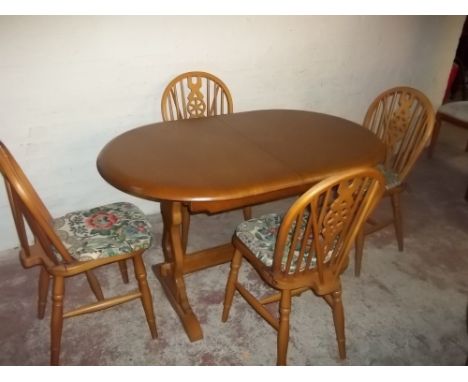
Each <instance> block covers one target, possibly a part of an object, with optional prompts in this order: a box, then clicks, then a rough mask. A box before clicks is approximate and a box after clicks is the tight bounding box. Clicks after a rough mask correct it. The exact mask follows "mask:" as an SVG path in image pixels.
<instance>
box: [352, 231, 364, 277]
mask: <svg viewBox="0 0 468 382" xmlns="http://www.w3.org/2000/svg"><path fill="white" fill-rule="evenodd" d="M363 253H364V228H362V229H361V230H360V231H359V232H358V234H357V236H356V241H355V253H354V276H356V277H359V276H360V274H361V265H362V255H363Z"/></svg>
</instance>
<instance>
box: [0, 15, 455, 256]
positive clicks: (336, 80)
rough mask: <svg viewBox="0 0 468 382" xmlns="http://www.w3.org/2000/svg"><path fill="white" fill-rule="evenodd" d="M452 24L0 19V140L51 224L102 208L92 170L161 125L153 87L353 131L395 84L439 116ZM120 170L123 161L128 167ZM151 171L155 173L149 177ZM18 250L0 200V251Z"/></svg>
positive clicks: (106, 194) (106, 191)
mask: <svg viewBox="0 0 468 382" xmlns="http://www.w3.org/2000/svg"><path fill="white" fill-rule="evenodd" d="M463 19H464V18H463V17H461V16H446V17H442V16H441V17H428V16H402V17H391V16H383V17H380V16H379V17H377V16H329V17H323V16H292V17H285V16H284V17H281V16H274V17H271V16H264V17H257V16H255V17H246V16H239V17H237V16H236V17H234V16H232V17H230V16H226V17H214V16H211V17H198V16H197V17H195V16H192V17H179V16H177V17H156V16H148V17H146V16H145V17H76V16H75V17H8V16H6V17H0V57H1V58H0V108H1V109H0V132H1V135H0V139H1V140H2V141H3V142H4V143H5V144H6V145H7V146H8V147H9V148H10V150H11V151H12V152H13V154H14V155H15V156H16V158H17V160H18V162H19V163H20V165H21V166H23V168H24V170H25V172H26V174H27V175H28V176H29V177H30V179H31V181H32V183H33V184H34V185H35V186H36V188H37V190H38V192H39V194H40V195H41V196H42V197H43V199H44V201H45V203H46V205H47V206H48V207H49V209H50V210H51V212H52V215H54V216H58V215H61V214H64V213H65V212H68V211H71V210H74V209H80V208H86V207H91V206H94V205H97V204H101V203H107V202H112V201H115V200H119V199H121V200H123V199H125V200H130V201H132V202H134V203H136V204H138V205H139V206H140V207H142V208H143V209H144V211H146V212H148V213H154V212H157V211H159V208H158V206H157V204H156V203H150V202H147V201H142V200H138V199H136V198H133V197H130V196H127V195H125V194H123V193H121V192H119V191H117V190H115V189H114V188H112V187H111V186H110V185H108V184H107V183H106V182H105V181H104V180H102V179H101V177H100V176H99V174H98V172H97V170H96V164H95V160H96V156H97V154H98V153H99V150H100V149H101V148H102V147H103V145H104V144H105V143H106V142H107V141H109V140H110V139H111V138H112V137H114V136H116V135H117V134H119V133H121V132H123V131H126V130H129V129H131V128H133V127H136V126H139V125H142V124H146V123H150V122H153V121H160V120H161V115H160V109H159V102H160V95H161V93H162V91H163V88H164V86H165V84H166V83H167V82H168V81H169V80H170V79H172V77H174V76H175V75H177V74H178V73H180V72H182V71H187V70H206V71H209V72H212V73H214V74H216V75H218V76H219V77H221V78H222V79H223V80H224V81H225V82H226V83H227V84H228V86H229V87H230V89H231V92H232V94H233V97H234V108H235V110H237V111H243V110H250V109H261V108H298V109H310V110H315V111H321V112H327V113H333V114H336V115H339V116H343V117H346V118H349V119H352V120H354V121H361V119H362V117H363V114H364V112H365V110H366V107H367V106H368V104H369V103H370V101H371V100H372V99H373V98H374V97H375V96H376V95H377V94H378V93H379V92H380V91H382V90H383V89H385V88H388V87H391V86H395V85H400V84H407V85H410V86H414V87H417V88H419V89H421V90H422V91H423V92H425V93H426V94H427V95H428V96H429V97H430V98H431V100H432V102H433V103H434V106H436V107H437V106H438V105H439V104H440V102H441V98H442V94H443V91H444V88H445V83H446V80H447V77H448V72H449V69H450V65H451V62H452V60H453V56H454V52H455V49H456V45H457V42H458V37H459V35H460V33H461V28H462V24H463ZM129 160H131V158H129ZM161 166H164V163H162V164H161ZM16 244H17V238H16V234H15V231H14V228H13V224H12V219H11V214H10V211H9V206H8V203H7V198H6V195H5V192H4V191H3V189H2V190H1V191H0V249H4V248H11V247H13V246H15V245H16Z"/></svg>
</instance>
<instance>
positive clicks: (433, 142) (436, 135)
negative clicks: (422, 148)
mask: <svg viewBox="0 0 468 382" xmlns="http://www.w3.org/2000/svg"><path fill="white" fill-rule="evenodd" d="M441 124H442V121H441V118H440V116H439V115H437V117H436V122H435V125H434V130H433V131H432V136H431V143H430V144H429V149H428V151H427V154H428V157H429V158H432V155H433V153H434V148H435V145H436V143H437V138H439V133H440V125H441Z"/></svg>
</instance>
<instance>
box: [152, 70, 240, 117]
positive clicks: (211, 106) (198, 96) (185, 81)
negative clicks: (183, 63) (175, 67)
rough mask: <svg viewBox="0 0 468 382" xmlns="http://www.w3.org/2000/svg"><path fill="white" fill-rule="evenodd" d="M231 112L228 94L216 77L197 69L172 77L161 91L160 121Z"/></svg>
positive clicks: (224, 85)
mask: <svg viewBox="0 0 468 382" xmlns="http://www.w3.org/2000/svg"><path fill="white" fill-rule="evenodd" d="M232 111H233V102H232V97H231V93H230V92H229V89H228V87H227V86H226V84H225V83H224V82H223V81H221V80H220V79H219V78H218V77H216V76H214V75H212V74H210V73H206V72H201V71H193V72H186V73H182V74H180V75H178V76H177V77H175V78H174V79H173V80H172V81H171V82H169V84H168V85H167V87H166V89H165V90H164V92H163V95H162V98H161V114H162V118H163V121H174V120H180V119H190V118H201V117H212V116H215V115H222V114H229V113H232Z"/></svg>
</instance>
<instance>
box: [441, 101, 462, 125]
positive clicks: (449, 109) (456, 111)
mask: <svg viewBox="0 0 468 382" xmlns="http://www.w3.org/2000/svg"><path fill="white" fill-rule="evenodd" d="M438 112H439V113H443V114H447V115H450V116H451V117H453V118H456V119H458V120H460V121H463V122H467V123H468V101H461V102H449V103H446V104H444V105H442V106H441V107H439V110H438Z"/></svg>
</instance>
